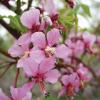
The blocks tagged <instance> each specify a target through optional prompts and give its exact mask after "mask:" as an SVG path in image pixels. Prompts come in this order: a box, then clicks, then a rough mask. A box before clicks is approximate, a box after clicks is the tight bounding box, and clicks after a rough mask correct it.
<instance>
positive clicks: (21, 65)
mask: <svg viewBox="0 0 100 100" xmlns="http://www.w3.org/2000/svg"><path fill="white" fill-rule="evenodd" d="M24 62H25V59H24V58H21V59H19V60H18V62H17V68H21V67H24V65H25V63H24Z"/></svg>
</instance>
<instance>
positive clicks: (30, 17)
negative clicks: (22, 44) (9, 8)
mask: <svg viewBox="0 0 100 100" xmlns="http://www.w3.org/2000/svg"><path fill="white" fill-rule="evenodd" d="M20 19H21V22H22V24H23V25H24V26H25V27H27V28H28V29H33V30H37V28H39V25H40V21H39V19H40V11H39V10H38V9H35V8H34V9H31V10H29V11H26V12H24V13H23V14H22V16H21V18H20Z"/></svg>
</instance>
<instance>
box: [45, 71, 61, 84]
mask: <svg viewBox="0 0 100 100" xmlns="http://www.w3.org/2000/svg"><path fill="white" fill-rule="evenodd" d="M59 77H60V73H59V71H58V70H56V69H54V70H51V71H49V72H47V73H46V81H48V82H50V83H52V84H54V83H56V82H57V80H58V78H59Z"/></svg>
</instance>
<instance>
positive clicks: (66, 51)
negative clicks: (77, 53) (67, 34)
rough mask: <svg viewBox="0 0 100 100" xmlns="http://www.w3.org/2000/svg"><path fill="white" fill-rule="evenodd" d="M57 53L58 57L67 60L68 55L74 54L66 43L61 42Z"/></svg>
mask: <svg viewBox="0 0 100 100" xmlns="http://www.w3.org/2000/svg"><path fill="white" fill-rule="evenodd" d="M55 55H56V57H57V58H61V59H64V60H66V59H67V58H68V57H70V56H71V55H72V51H71V49H70V48H68V47H67V46H65V45H64V44H61V45H58V46H57V48H56V51H55Z"/></svg>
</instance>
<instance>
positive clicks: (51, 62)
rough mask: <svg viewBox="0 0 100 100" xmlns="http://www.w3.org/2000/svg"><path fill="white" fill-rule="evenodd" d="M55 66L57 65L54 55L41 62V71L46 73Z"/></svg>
mask: <svg viewBox="0 0 100 100" xmlns="http://www.w3.org/2000/svg"><path fill="white" fill-rule="evenodd" d="M54 67H55V59H54V57H50V58H45V59H44V60H43V61H41V63H40V66H39V71H40V72H42V73H46V72H48V71H49V70H51V69H53V68H54Z"/></svg>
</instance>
